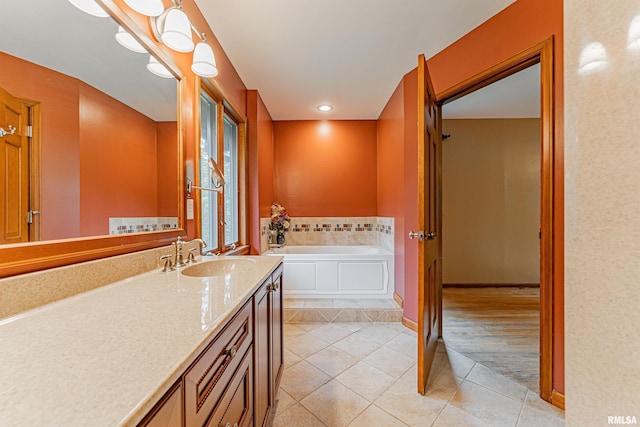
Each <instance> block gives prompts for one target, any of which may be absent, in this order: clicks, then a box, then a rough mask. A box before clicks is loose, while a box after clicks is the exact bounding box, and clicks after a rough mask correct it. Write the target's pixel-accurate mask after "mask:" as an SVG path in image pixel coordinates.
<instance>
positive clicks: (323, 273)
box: [263, 246, 394, 298]
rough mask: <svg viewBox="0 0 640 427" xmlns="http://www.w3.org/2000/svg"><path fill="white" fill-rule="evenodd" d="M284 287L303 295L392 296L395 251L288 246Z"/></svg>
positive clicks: (287, 292) (286, 291)
mask: <svg viewBox="0 0 640 427" xmlns="http://www.w3.org/2000/svg"><path fill="white" fill-rule="evenodd" d="M263 255H279V256H283V257H284V275H283V281H284V283H283V290H284V294H285V295H286V296H290V297H293V296H299V297H303V298H365V297H366V298H393V290H394V281H393V280H394V279H393V278H394V273H393V268H394V266H393V254H392V253H391V252H389V251H386V250H384V249H382V248H379V247H375V246H285V247H284V248H275V249H270V250H268V251H267V252H265V253H264V254H263Z"/></svg>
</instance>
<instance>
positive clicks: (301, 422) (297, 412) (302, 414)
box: [273, 403, 324, 427]
mask: <svg viewBox="0 0 640 427" xmlns="http://www.w3.org/2000/svg"><path fill="white" fill-rule="evenodd" d="M293 426H304V427H324V424H322V422H321V421H320V420H319V419H318V418H316V417H315V416H314V415H313V414H312V413H311V412H309V411H308V410H307V409H306V408H305V407H304V406H302V405H301V404H299V403H295V404H294V405H292V406H291V407H289V408H288V409H287V410H285V411H284V412H281V413H277V414H276V417H275V419H274V421H273V427H293Z"/></svg>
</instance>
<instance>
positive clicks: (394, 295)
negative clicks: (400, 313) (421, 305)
mask: <svg viewBox="0 0 640 427" xmlns="http://www.w3.org/2000/svg"><path fill="white" fill-rule="evenodd" d="M393 299H394V300H395V301H396V304H398V305H399V306H400V308H403V307H404V301H402V297H400V295H398V293H397V292H393Z"/></svg>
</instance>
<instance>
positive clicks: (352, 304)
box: [333, 298, 364, 308]
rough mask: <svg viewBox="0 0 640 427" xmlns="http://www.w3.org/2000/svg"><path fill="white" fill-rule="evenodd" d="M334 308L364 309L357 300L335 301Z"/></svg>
mask: <svg viewBox="0 0 640 427" xmlns="http://www.w3.org/2000/svg"><path fill="white" fill-rule="evenodd" d="M333 306H334V307H335V308H364V305H362V301H361V300H359V299H347V298H345V299H336V300H334V301H333Z"/></svg>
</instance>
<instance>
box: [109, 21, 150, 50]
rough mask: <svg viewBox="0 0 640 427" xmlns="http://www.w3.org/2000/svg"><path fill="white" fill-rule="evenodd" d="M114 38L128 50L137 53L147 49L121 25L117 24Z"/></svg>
mask: <svg viewBox="0 0 640 427" xmlns="http://www.w3.org/2000/svg"><path fill="white" fill-rule="evenodd" d="M116 40H117V41H118V43H120V44H121V45H122V46H124V47H126V48H127V49H129V50H132V51H134V52H138V53H147V49H145V48H144V46H142V45H141V44H140V43H138V40H136V39H135V38H134V37H133V36H132V35H131V34H130V33H129V32H128V31H127V30H125V29H124V28H122V26H118V32H117V33H116Z"/></svg>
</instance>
